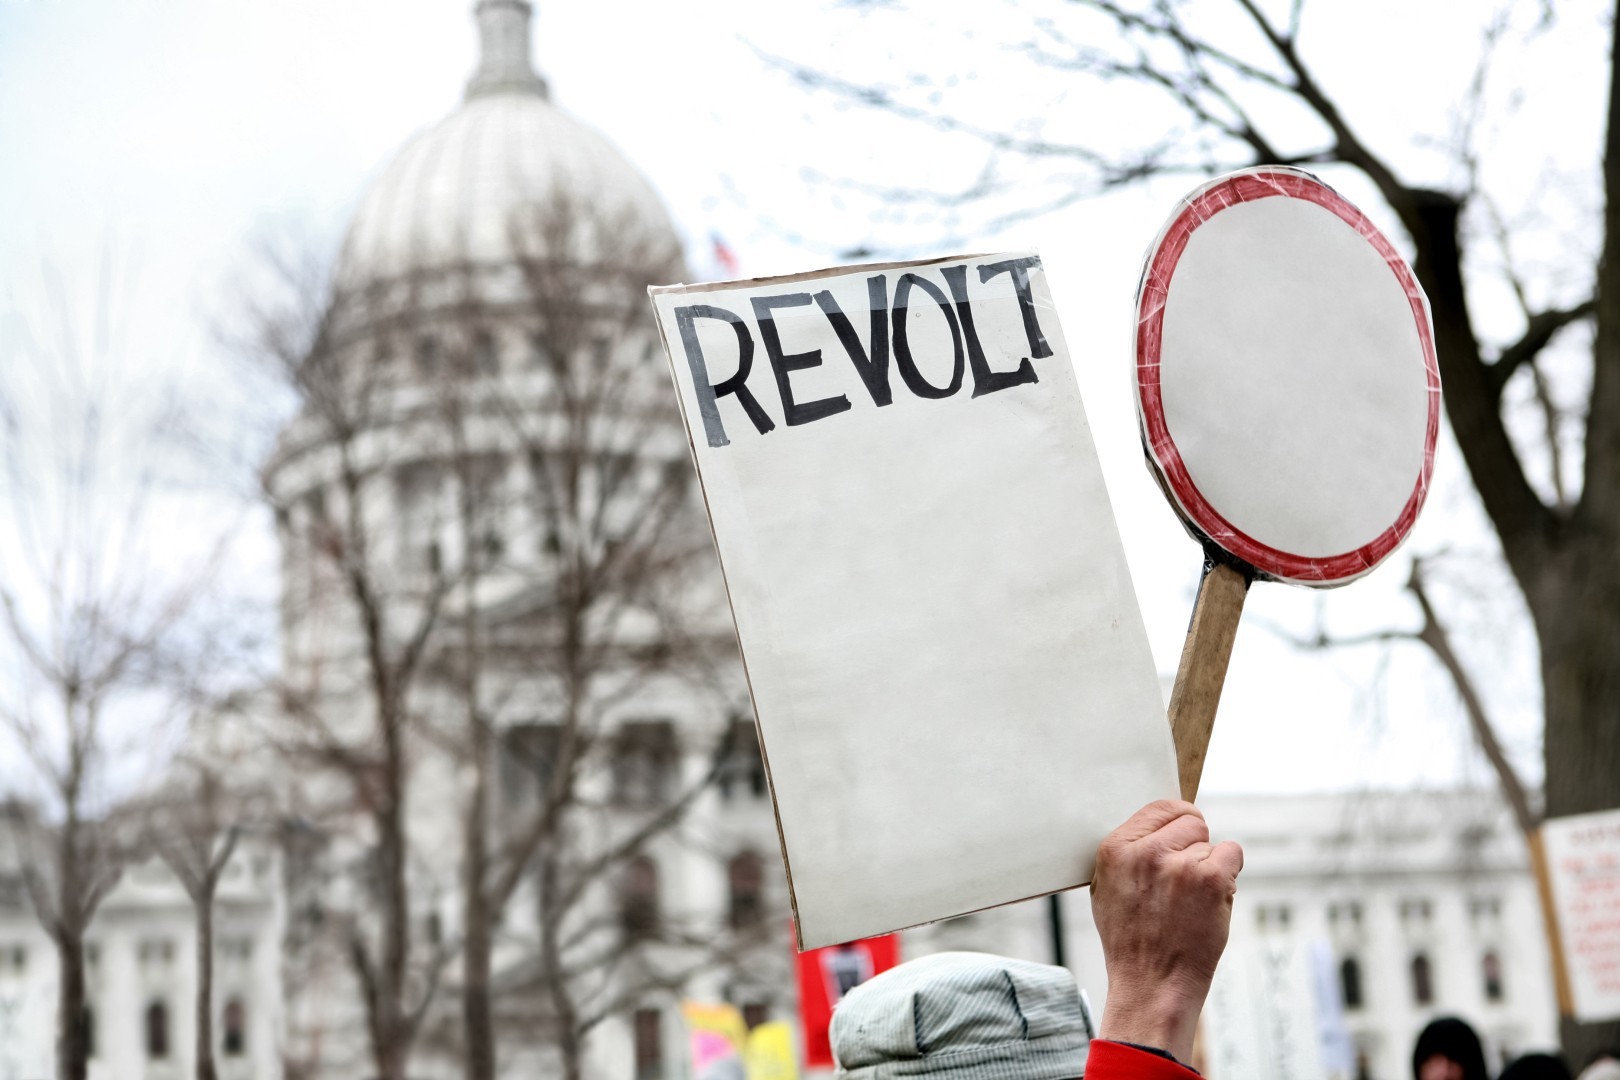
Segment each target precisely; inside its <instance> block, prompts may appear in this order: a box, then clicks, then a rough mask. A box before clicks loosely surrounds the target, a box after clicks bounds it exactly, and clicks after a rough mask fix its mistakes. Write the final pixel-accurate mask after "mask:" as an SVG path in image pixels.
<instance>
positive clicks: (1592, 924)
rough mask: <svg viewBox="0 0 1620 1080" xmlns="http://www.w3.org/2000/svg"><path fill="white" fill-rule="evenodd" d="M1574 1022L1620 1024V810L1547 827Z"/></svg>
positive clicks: (1564, 819)
mask: <svg viewBox="0 0 1620 1080" xmlns="http://www.w3.org/2000/svg"><path fill="white" fill-rule="evenodd" d="M1541 838H1542V843H1543V844H1544V845H1545V847H1546V851H1547V870H1548V875H1549V877H1551V879H1552V893H1553V901H1554V907H1555V909H1556V910H1557V912H1558V934H1559V937H1561V938H1562V939H1563V942H1562V944H1563V949H1564V967H1565V969H1566V970H1567V971H1568V972H1569V988H1570V993H1571V996H1572V998H1573V1004H1574V1009H1575V1019H1577V1020H1579V1021H1581V1022H1582V1023H1594V1022H1597V1021H1602V1020H1620V810H1603V811H1599V812H1597V813H1595V814H1574V815H1572V816H1569V817H1561V818H1551V819H1549V820H1547V821H1545V822H1543V823H1542V826H1541Z"/></svg>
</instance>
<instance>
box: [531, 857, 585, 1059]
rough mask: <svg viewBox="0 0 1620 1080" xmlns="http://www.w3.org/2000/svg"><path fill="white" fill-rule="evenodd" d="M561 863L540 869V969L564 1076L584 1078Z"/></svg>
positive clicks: (549, 863)
mask: <svg viewBox="0 0 1620 1080" xmlns="http://www.w3.org/2000/svg"><path fill="white" fill-rule="evenodd" d="M556 881H557V863H556V860H555V859H551V858H544V859H542V866H541V869H540V969H541V972H542V977H543V978H544V980H545V988H546V997H547V998H549V999H550V1002H551V1015H552V1022H553V1023H554V1024H556V1026H557V1027H556V1042H557V1053H558V1056H560V1057H561V1058H562V1076H563V1080H583V1077H584V1075H585V1072H584V1068H585V1062H584V1056H585V1054H584V1049H585V1048H584V1043H583V1040H581V1039H580V1037H579V1010H578V1008H577V1007H576V1006H575V1004H574V997H573V995H572V994H571V993H570V992H569V987H568V979H567V977H566V976H565V975H564V974H563V966H562V946H561V943H560V942H559V940H558V938H559V936H560V934H561V932H562V926H561V918H560V915H561V913H560V912H559V911H558V910H557V904H556V893H557V888H556Z"/></svg>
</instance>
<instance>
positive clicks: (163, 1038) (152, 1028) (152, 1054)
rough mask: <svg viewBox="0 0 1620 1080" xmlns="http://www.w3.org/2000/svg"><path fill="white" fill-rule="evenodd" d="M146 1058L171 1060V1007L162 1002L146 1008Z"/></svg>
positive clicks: (153, 1003) (155, 1002)
mask: <svg viewBox="0 0 1620 1080" xmlns="http://www.w3.org/2000/svg"><path fill="white" fill-rule="evenodd" d="M146 1056H147V1058H149V1059H150V1060H152V1061H167V1060H168V1058H169V1007H168V1006H167V1005H165V1004H163V1002H161V1001H154V1002H152V1003H151V1004H150V1005H148V1006H147V1007H146Z"/></svg>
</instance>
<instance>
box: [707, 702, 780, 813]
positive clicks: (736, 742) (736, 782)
mask: <svg viewBox="0 0 1620 1080" xmlns="http://www.w3.org/2000/svg"><path fill="white" fill-rule="evenodd" d="M720 753H721V754H722V755H723V758H722V761H721V763H720V771H719V775H718V776H716V777H715V783H716V784H717V785H718V786H719V788H720V797H721V798H722V799H724V800H726V801H727V802H730V801H731V800H732V799H734V798H747V797H752V798H754V799H763V798H764V797H765V795H766V793H767V792H768V791H769V786H768V785H767V784H766V782H765V758H764V757H763V756H762V755H761V754H760V752H759V732H758V731H756V730H755V728H754V722H753V721H752V720H743V719H738V720H733V721H732V722H731V728H730V731H729V733H728V735H727V737H726V742H725V745H724V746H722V747H721V749H720Z"/></svg>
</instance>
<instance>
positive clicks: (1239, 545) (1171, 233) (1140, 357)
mask: <svg viewBox="0 0 1620 1080" xmlns="http://www.w3.org/2000/svg"><path fill="white" fill-rule="evenodd" d="M1276 196H1283V197H1287V198H1294V199H1305V200H1307V201H1309V202H1312V203H1315V204H1316V205H1318V206H1321V207H1323V208H1324V209H1327V210H1330V211H1332V212H1333V214H1334V215H1335V216H1337V217H1338V218H1339V219H1340V220H1341V221H1343V222H1344V223H1345V224H1347V225H1349V226H1350V227H1351V228H1352V229H1355V230H1356V232H1357V233H1358V234H1360V235H1361V236H1362V237H1363V238H1365V239H1366V240H1367V242H1368V243H1370V244H1372V246H1373V247H1374V248H1375V249H1377V251H1378V253H1379V254H1380V255H1381V256H1383V259H1384V263H1385V265H1387V266H1388V267H1389V269H1390V272H1391V273H1393V274H1394V275H1395V278H1396V280H1397V281H1398V282H1399V283H1400V286H1401V291H1402V292H1404V293H1405V294H1406V296H1407V298H1408V300H1409V302H1410V303H1411V306H1412V318H1413V320H1414V321H1415V322H1416V324H1417V332H1418V340H1419V342H1420V344H1421V345H1422V348H1423V364H1424V367H1425V369H1426V372H1427V377H1428V394H1429V410H1428V429H1427V431H1426V432H1425V434H1424V446H1423V468H1422V470H1421V471H1420V472H1419V475H1418V480H1417V484H1416V486H1414V487H1413V489H1412V495H1411V497H1410V498H1408V499H1407V500H1406V505H1405V506H1404V507H1402V508H1401V513H1400V516H1399V517H1398V518H1397V519H1396V520H1395V523H1394V524H1393V525H1391V526H1390V527H1389V528H1388V529H1385V530H1384V531H1383V532H1382V533H1380V534H1379V535H1378V536H1377V537H1376V538H1375V539H1374V540H1372V541H1371V542H1370V543H1368V544H1365V545H1363V546H1362V547H1359V548H1356V549H1355V550H1354V551H1347V552H1345V553H1343V554H1341V555H1329V556H1323V557H1319V558H1307V557H1305V556H1301V555H1292V554H1290V553H1288V552H1286V551H1281V550H1278V549H1277V548H1274V547H1270V546H1269V545H1266V544H1263V543H1261V542H1260V541H1258V540H1256V539H1255V538H1254V537H1252V536H1249V535H1247V534H1246V533H1244V532H1243V531H1242V530H1240V529H1238V528H1236V527H1235V526H1234V525H1233V524H1232V523H1231V522H1230V521H1227V520H1226V518H1224V517H1223V516H1221V514H1220V513H1219V512H1218V511H1217V510H1216V509H1215V508H1214V507H1213V506H1211V505H1210V504H1209V501H1208V500H1207V499H1205V498H1204V496H1203V493H1201V492H1200V491H1199V490H1198V487H1197V485H1195V484H1194V483H1193V480H1192V476H1191V474H1190V473H1189V472H1188V471H1187V465H1186V463H1185V462H1184V461H1182V459H1181V452H1180V451H1179V450H1178V449H1177V448H1176V444H1175V440H1174V439H1172V438H1171V437H1170V429H1169V426H1168V425H1167V424H1166V423H1165V418H1164V396H1163V391H1162V389H1161V388H1160V386H1159V363H1160V350H1161V348H1162V346H1163V343H1164V307H1165V300H1166V295H1167V293H1168V292H1169V288H1170V280H1171V278H1172V277H1173V276H1174V275H1175V271H1176V264H1177V263H1178V262H1179V261H1180V259H1181V255H1182V252H1184V251H1185V250H1186V248H1187V242H1188V240H1189V239H1190V238H1191V236H1192V234H1193V230H1195V229H1197V228H1198V226H1199V225H1201V224H1203V223H1204V222H1205V221H1208V220H1209V219H1210V218H1212V217H1214V216H1215V215H1216V214H1218V213H1220V212H1221V211H1222V210H1225V209H1227V208H1228V207H1230V206H1234V205H1236V204H1238V203H1244V202H1256V201H1258V200H1260V199H1269V198H1273V197H1276ZM1136 390H1137V407H1138V409H1139V411H1140V416H1141V420H1142V427H1143V433H1142V434H1143V441H1144V442H1145V443H1146V446H1147V450H1148V454H1149V456H1150V457H1151V459H1152V461H1153V462H1154V464H1155V466H1156V467H1157V468H1158V469H1159V471H1160V473H1161V474H1162V476H1163V479H1164V480H1165V482H1166V483H1167V484H1168V485H1169V489H1170V491H1171V493H1172V494H1173V495H1174V496H1175V499H1176V501H1177V502H1178V503H1179V504H1180V507H1181V510H1182V513H1183V516H1185V517H1186V518H1188V519H1189V521H1190V522H1191V524H1192V525H1193V526H1194V527H1195V528H1197V529H1198V530H1199V531H1200V532H1202V533H1203V534H1204V535H1205V536H1207V537H1209V538H1210V539H1211V540H1212V541H1214V542H1215V543H1216V544H1217V545H1219V546H1220V547H1221V548H1222V549H1224V550H1226V551H1228V552H1230V553H1231V554H1233V555H1236V556H1237V557H1238V558H1240V559H1242V560H1243V561H1244V562H1246V563H1248V564H1249V565H1250V566H1252V567H1254V568H1255V569H1256V570H1258V571H1259V572H1260V573H1262V574H1267V575H1270V576H1272V577H1276V578H1281V579H1284V580H1288V581H1294V582H1298V583H1301V584H1316V585H1332V584H1336V583H1338V582H1340V581H1347V580H1349V579H1351V578H1354V577H1357V576H1359V575H1361V574H1363V573H1365V572H1366V571H1368V570H1371V569H1372V568H1373V567H1374V566H1376V565H1378V563H1379V562H1380V561H1381V560H1382V559H1383V558H1384V557H1385V556H1386V555H1388V554H1389V553H1390V552H1391V551H1393V550H1395V548H1396V546H1397V545H1399V544H1400V542H1401V541H1402V540H1404V539H1405V538H1406V534H1407V533H1409V532H1411V530H1412V525H1413V523H1415V522H1416V521H1417V515H1418V511H1419V510H1420V509H1421V508H1422V506H1423V500H1424V498H1425V497H1426V496H1427V494H1428V490H1429V477H1430V475H1431V474H1432V473H1433V471H1434V449H1435V443H1436V441H1437V439H1438V438H1439V434H1440V366H1439V364H1438V363H1437V362H1436V359H1435V354H1434V332H1433V330H1432V329H1431V327H1430V325H1429V312H1428V302H1427V301H1426V300H1425V299H1424V296H1423V290H1422V289H1421V288H1420V287H1419V286H1418V283H1417V280H1416V279H1415V278H1414V277H1413V276H1412V271H1411V269H1410V268H1409V267H1408V266H1407V265H1406V260H1405V259H1403V258H1402V257H1401V255H1400V253H1399V252H1397V251H1396V250H1395V247H1394V245H1392V244H1391V243H1390V242H1389V240H1388V239H1387V238H1386V237H1385V236H1384V234H1383V233H1381V232H1379V231H1378V229H1377V228H1376V227H1375V226H1374V225H1373V223H1372V222H1371V221H1369V220H1367V217H1366V215H1364V214H1362V212H1361V211H1360V210H1358V209H1356V208H1355V207H1354V206H1352V205H1351V204H1350V203H1349V202H1347V201H1346V200H1345V199H1344V198H1343V197H1342V196H1340V195H1339V194H1338V193H1337V192H1336V191H1334V190H1333V189H1332V188H1330V187H1328V186H1327V185H1326V184H1323V183H1322V182H1321V181H1320V180H1318V179H1316V178H1315V177H1314V176H1311V175H1310V174H1309V173H1305V172H1300V171H1297V170H1292V169H1290V170H1279V169H1252V170H1246V171H1244V172H1240V173H1233V174H1232V175H1230V176H1226V177H1223V178H1221V179H1220V180H1217V181H1215V182H1214V183H1212V184H1210V185H1209V186H1208V187H1206V188H1202V189H1200V190H1199V191H1198V192H1196V193H1195V194H1194V195H1193V196H1191V197H1190V198H1189V199H1188V200H1187V203H1186V205H1184V206H1183V207H1182V208H1181V211H1180V212H1179V213H1178V214H1177V215H1176V216H1175V218H1174V219H1172V220H1171V222H1170V224H1169V225H1167V226H1166V227H1165V230H1164V233H1163V234H1162V235H1161V236H1160V237H1159V240H1158V243H1157V244H1156V246H1155V248H1154V251H1153V254H1152V256H1151V257H1150V258H1149V260H1148V264H1147V266H1146V267H1145V268H1144V270H1143V274H1142V286H1141V289H1140V290H1139V295H1138V297H1137V323H1136Z"/></svg>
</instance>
